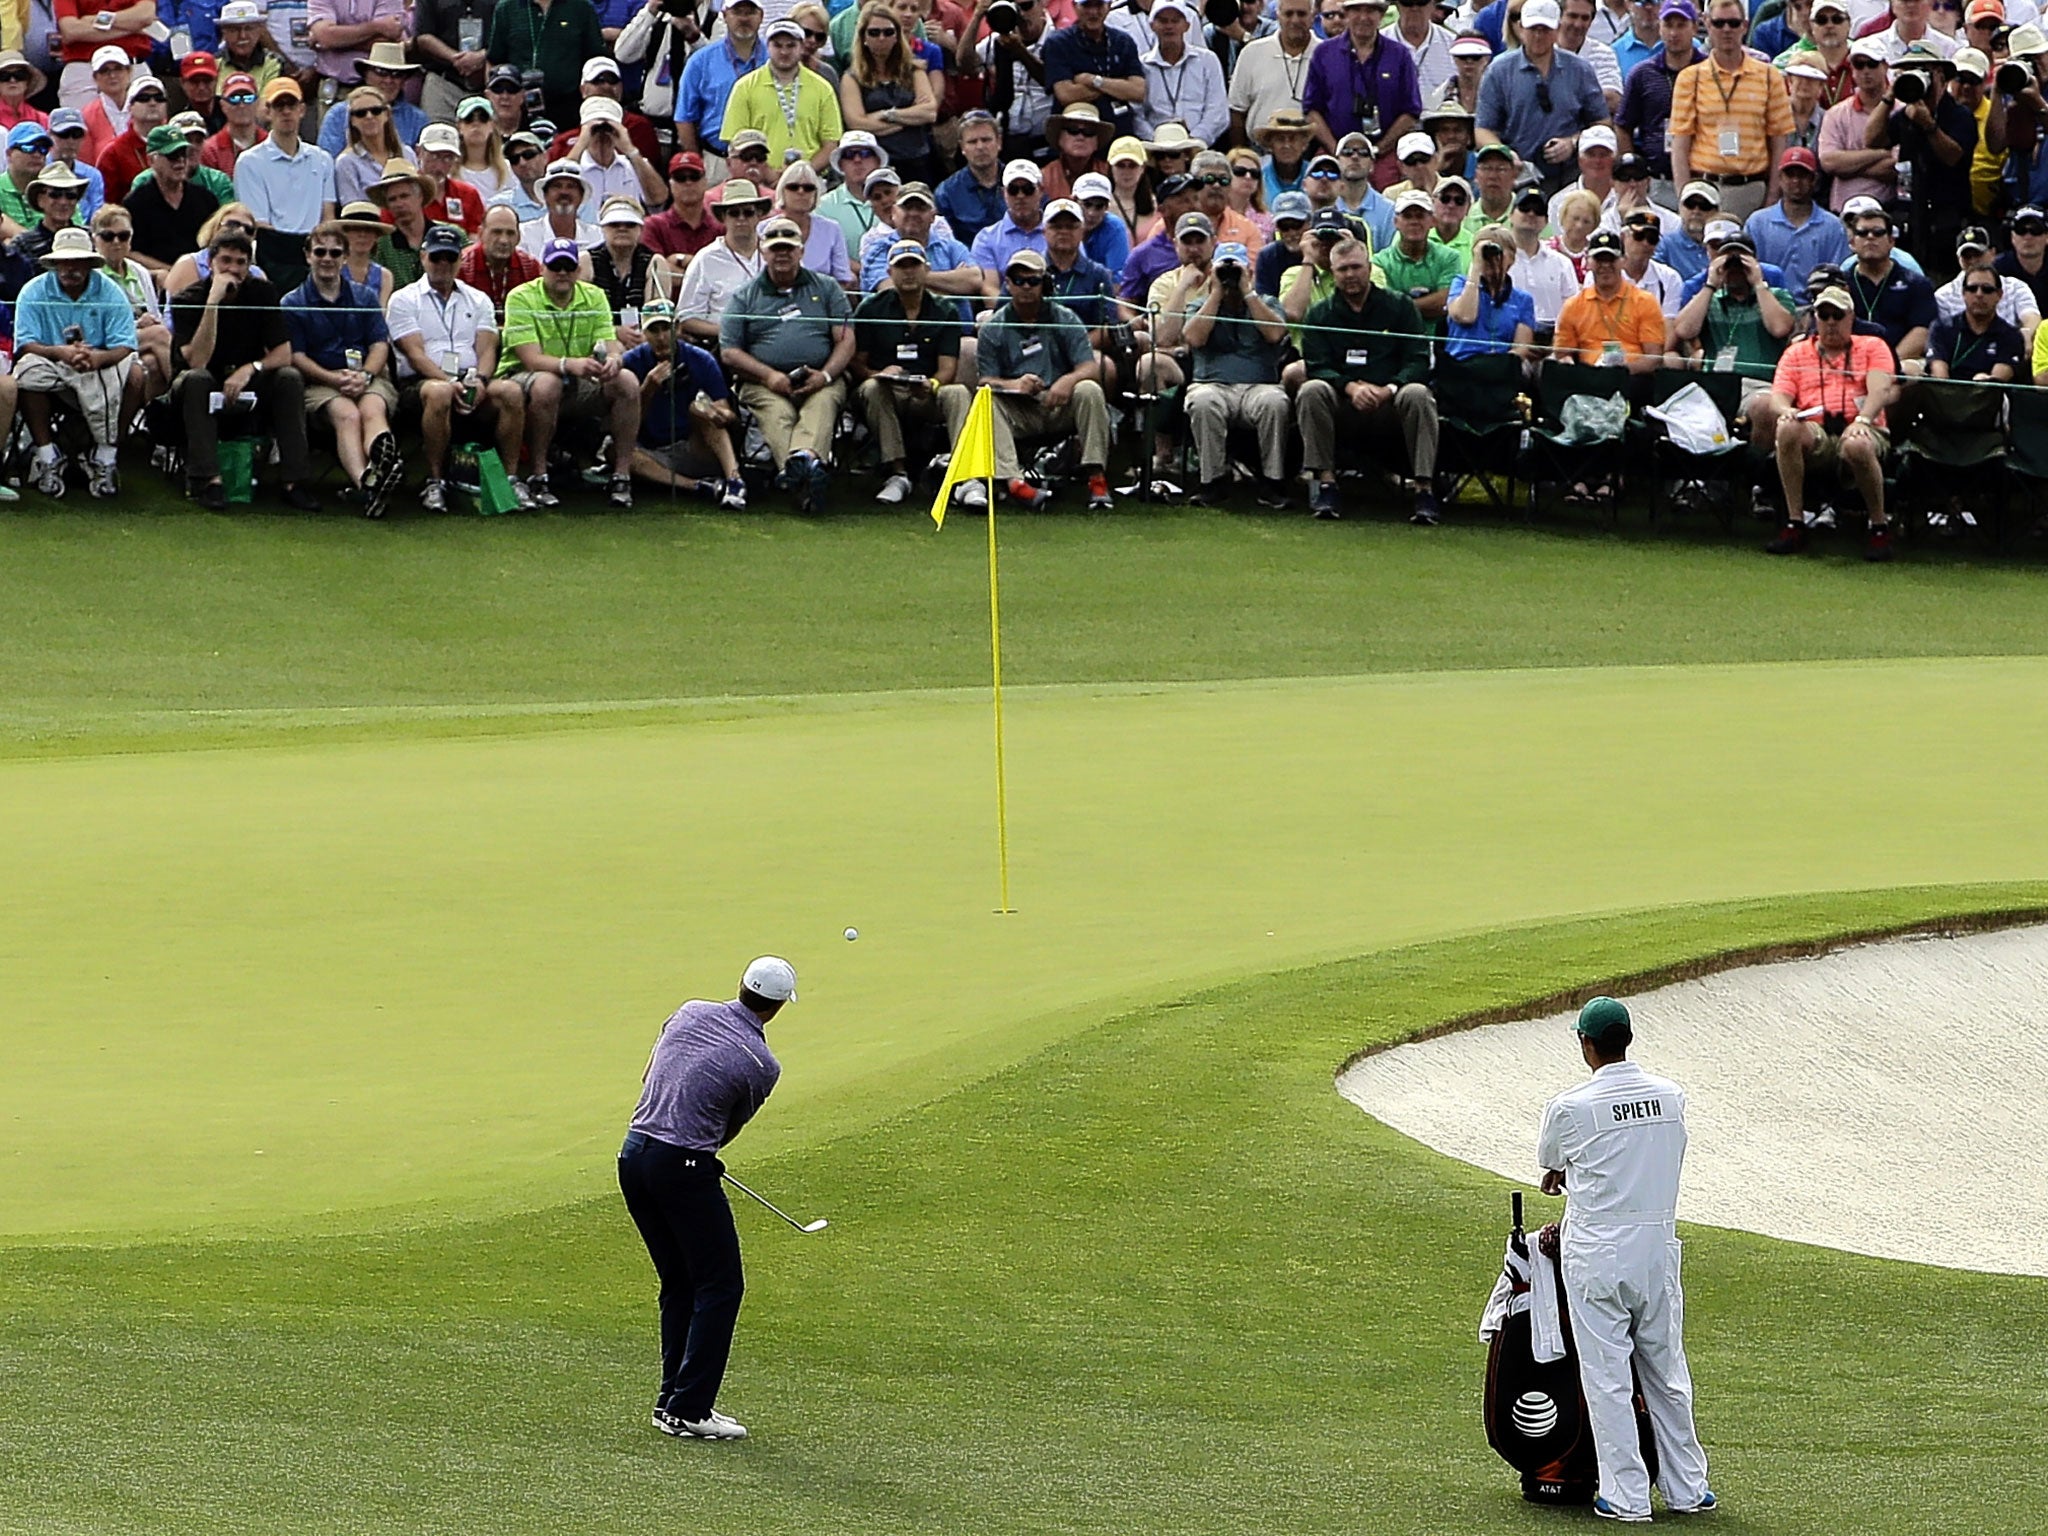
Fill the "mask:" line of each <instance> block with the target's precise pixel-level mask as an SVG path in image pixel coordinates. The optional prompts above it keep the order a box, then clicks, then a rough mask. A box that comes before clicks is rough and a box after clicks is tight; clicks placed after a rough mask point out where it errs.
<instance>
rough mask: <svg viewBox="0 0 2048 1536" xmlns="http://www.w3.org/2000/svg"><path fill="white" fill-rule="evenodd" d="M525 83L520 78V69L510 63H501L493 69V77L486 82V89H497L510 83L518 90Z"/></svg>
mask: <svg viewBox="0 0 2048 1536" xmlns="http://www.w3.org/2000/svg"><path fill="white" fill-rule="evenodd" d="M525 84H526V82H525V81H524V80H522V79H520V78H519V71H518V70H516V69H514V68H513V67H512V66H511V65H510V64H500V65H499V66H498V67H497V68H496V69H494V70H492V71H491V77H490V78H489V79H488V80H486V81H485V82H484V89H485V90H487V91H495V90H497V89H498V88H499V87H501V86H507V85H509V86H511V87H512V89H514V90H515V91H516V90H520V89H522V88H523V87H524V86H525Z"/></svg>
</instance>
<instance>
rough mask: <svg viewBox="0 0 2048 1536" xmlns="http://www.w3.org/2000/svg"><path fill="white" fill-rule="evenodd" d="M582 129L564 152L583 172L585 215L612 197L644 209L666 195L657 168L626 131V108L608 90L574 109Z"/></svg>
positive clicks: (658, 203) (656, 205)
mask: <svg viewBox="0 0 2048 1536" xmlns="http://www.w3.org/2000/svg"><path fill="white" fill-rule="evenodd" d="M577 110H578V113H579V119H578V120H579V121H580V123H581V124H582V128H581V131H580V132H579V133H578V134H577V135H576V142H575V143H574V144H572V145H571V146H570V147H569V153H568V155H567V156H565V157H564V158H566V159H569V160H573V161H575V162H576V169H577V170H579V171H580V172H582V174H583V185H584V188H585V195H584V201H583V209H584V217H586V218H588V217H589V216H590V213H591V210H592V209H594V208H602V207H603V206H604V205H605V204H606V203H607V202H609V201H610V200H611V199H612V198H615V197H629V198H631V199H632V200H633V201H634V202H636V203H638V204H639V205H640V206H641V207H642V208H643V209H646V208H658V207H660V206H661V205H662V204H663V203H665V202H667V201H668V183H667V181H666V180H664V179H663V177H662V174H661V168H660V167H659V166H657V165H655V164H654V162H653V161H651V160H649V159H648V158H647V157H646V156H645V155H643V154H641V153H640V151H639V150H638V149H637V148H636V147H635V146H634V144H633V140H632V137H631V136H630V135H629V134H628V133H627V132H626V113H625V108H623V107H621V106H620V105H619V104H618V103H617V102H616V101H613V100H612V99H611V97H609V96H586V97H584V98H583V105H582V106H581V107H580V108H578V109H577Z"/></svg>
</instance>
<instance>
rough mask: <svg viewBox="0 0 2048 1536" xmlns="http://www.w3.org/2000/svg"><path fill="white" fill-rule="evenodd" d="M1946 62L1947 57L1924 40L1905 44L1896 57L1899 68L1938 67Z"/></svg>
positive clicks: (1946, 63)
mask: <svg viewBox="0 0 2048 1536" xmlns="http://www.w3.org/2000/svg"><path fill="white" fill-rule="evenodd" d="M1948 63H1949V61H1948V60H1947V59H1945V58H1943V57H1942V56H1941V55H1940V54H1939V53H1937V52H1935V49H1934V45H1933V44H1932V43H1929V42H1925V41H1921V42H1913V43H1908V44H1906V46H1905V48H1904V49H1903V50H1901V52H1900V54H1899V58H1898V67H1899V68H1900V69H1923V68H1924V69H1939V68H1942V67H1943V66H1945V65H1948Z"/></svg>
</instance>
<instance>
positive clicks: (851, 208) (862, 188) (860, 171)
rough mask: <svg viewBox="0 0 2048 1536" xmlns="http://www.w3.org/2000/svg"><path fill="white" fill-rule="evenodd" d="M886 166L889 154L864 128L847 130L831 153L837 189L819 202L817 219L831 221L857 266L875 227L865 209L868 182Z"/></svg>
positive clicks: (870, 215) (870, 211)
mask: <svg viewBox="0 0 2048 1536" xmlns="http://www.w3.org/2000/svg"><path fill="white" fill-rule="evenodd" d="M888 163H889V151H887V150H886V149H884V148H882V146H881V145H880V144H879V143H877V142H876V140H875V136H874V135H873V134H872V133H869V132H868V131H867V130H866V129H863V128H850V129H848V130H847V131H846V133H844V134H843V135H841V137H840V140H839V147H838V148H836V149H834V150H833V151H832V169H833V170H835V171H837V172H838V173H839V176H840V182H839V185H838V186H836V187H834V188H833V189H832V190H831V191H830V192H827V193H826V194H825V195H824V196H823V197H821V198H819V199H818V207H817V217H819V218H823V219H830V220H831V221H832V222H833V223H834V224H837V225H838V226H839V232H840V233H841V234H842V235H844V236H846V253H847V255H848V256H850V257H851V258H852V259H853V264H854V266H855V267H856V268H858V267H859V266H860V256H859V254H858V253H859V251H860V243H861V241H862V240H863V239H864V238H866V236H867V233H868V231H869V230H871V229H873V228H874V227H875V211H874V209H872V208H870V207H869V206H868V178H869V177H870V176H872V175H873V174H874V173H875V172H876V171H879V170H881V169H882V167H884V166H885V165H887V164H888Z"/></svg>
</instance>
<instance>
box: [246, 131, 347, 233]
mask: <svg viewBox="0 0 2048 1536" xmlns="http://www.w3.org/2000/svg"><path fill="white" fill-rule="evenodd" d="M235 198H236V201H238V202H244V203H247V204H248V205H249V211H250V212H251V213H253V214H255V215H256V222H257V223H258V224H267V225H269V226H270V227H271V228H272V229H280V230H284V231H286V232H287V233H289V234H294V235H306V234H311V233H312V231H313V226H314V225H315V224H318V223H319V222H320V210H321V207H322V206H323V205H324V204H327V203H331V202H333V201H334V156H332V155H330V154H329V153H327V151H326V150H324V149H322V148H321V147H320V146H319V145H317V144H308V143H306V142H305V141H304V140H303V139H302V140H300V141H299V152H298V153H297V154H296V155H293V156H291V157H290V158H287V157H286V156H285V152H284V151H283V150H281V149H279V148H278V147H277V140H275V139H265V140H264V141H263V142H262V143H261V144H258V145H256V146H255V147H253V148H251V149H245V150H243V151H242V153H241V154H240V155H238V156H236V157H235Z"/></svg>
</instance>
